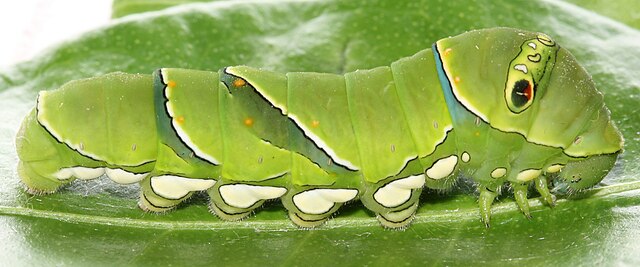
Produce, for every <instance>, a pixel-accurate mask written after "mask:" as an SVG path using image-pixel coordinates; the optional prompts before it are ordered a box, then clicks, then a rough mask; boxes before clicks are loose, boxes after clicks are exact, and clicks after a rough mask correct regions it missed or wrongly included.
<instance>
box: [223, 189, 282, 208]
mask: <svg viewBox="0 0 640 267" xmlns="http://www.w3.org/2000/svg"><path fill="white" fill-rule="evenodd" d="M219 191H220V197H222V200H224V202H225V203H227V204H228V205H229V206H234V207H237V208H243V209H246V208H248V207H251V206H253V204H255V203H256V202H258V201H260V200H264V199H272V198H279V197H281V196H282V195H284V193H286V192H287V189H286V188H283V187H275V186H259V185H248V184H227V185H223V186H220V188H219Z"/></svg>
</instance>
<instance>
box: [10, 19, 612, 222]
mask: <svg viewBox="0 0 640 267" xmlns="http://www.w3.org/2000/svg"><path fill="white" fill-rule="evenodd" d="M609 113H610V112H609V110H608V109H607V108H606V107H605V106H604V102H603V97H602V95H601V94H600V93H599V92H598V91H597V90H596V89H595V86H594V83H593V81H592V80H591V78H590V76H589V75H588V74H587V73H586V72H585V70H584V69H583V68H582V67H580V66H579V65H578V63H577V62H576V59H575V58H574V57H573V56H572V55H571V54H570V53H569V52H568V51H567V50H565V49H563V48H561V47H559V46H558V45H557V44H556V43H555V42H554V41H553V40H552V39H550V38H549V37H548V36H546V35H544V34H541V33H532V32H525V31H521V30H516V29H508V28H494V29H486V30H478V31H471V32H467V33H464V34H462V35H459V36H455V37H450V38H445V39H442V40H439V41H437V42H436V43H435V44H434V45H433V47H432V48H431V49H425V50H423V51H420V52H418V53H417V54H415V55H413V56H411V57H407V58H402V59H399V60H398V61H396V62H393V63H392V64H391V65H390V66H383V67H378V68H374V69H370V70H358V71H355V72H349V73H346V74H344V75H338V74H326V73H307V72H293V73H286V74H283V73H276V72H270V71H265V70H258V69H254V68H250V67H245V66H235V67H227V68H224V69H222V70H220V71H219V72H208V71H196V70H185V69H169V68H164V69H160V70H157V71H156V72H154V73H153V75H141V74H125V73H112V74H107V75H104V76H100V77H96V78H90V79H84V80H77V81H72V82H69V83H67V84H65V85H63V86H62V87H61V88H60V89H58V90H54V91H45V92H41V93H40V94H39V96H38V100H37V106H36V107H35V108H34V109H33V110H32V111H31V113H30V114H29V115H28V116H27V117H26V119H25V120H24V122H23V124H22V127H21V129H20V131H19V133H18V136H17V138H16V143H17V151H18V155H19V158H20V162H19V165H18V172H19V175H20V177H21V178H22V181H23V182H24V184H25V185H26V186H27V188H28V191H29V192H30V193H34V194H40V193H51V192H54V191H56V190H57V189H58V188H60V187H61V186H62V185H64V184H67V183H69V182H71V181H72V180H74V179H92V178H97V177H99V176H101V175H103V174H106V175H107V176H109V177H110V178H111V179H113V180H114V181H116V182H118V183H121V184H129V183H136V182H139V183H140V185H141V188H142V189H141V196H140V201H139V206H140V207H141V208H142V209H143V210H146V211H154V212H160V211H166V210H170V209H173V208H175V207H176V206H177V205H178V204H179V203H181V202H182V201H184V200H185V199H187V198H189V196H191V195H192V194H193V192H195V191H202V190H207V192H208V194H209V196H210V199H211V201H210V207H211V210H212V211H213V212H214V213H215V214H216V215H218V216H219V217H220V218H221V219H224V220H239V219H242V218H245V217H246V216H248V215H249V214H250V213H251V211H252V210H254V209H255V208H257V207H259V206H260V205H262V204H263V203H264V202H265V201H266V200H269V199H278V198H279V199H280V200H281V201H282V203H283V205H284V207H285V208H286V209H287V210H288V212H289V216H290V218H291V220H292V221H293V222H294V223H295V224H297V225H299V226H301V227H315V226H318V225H320V224H322V223H323V222H324V221H326V220H327V218H329V217H330V216H331V214H333V213H334V212H335V211H336V210H338V209H339V208H340V206H342V205H343V204H344V203H345V202H349V201H355V200H358V199H359V200H360V201H361V202H362V203H363V204H364V206H365V207H366V208H368V209H370V210H371V211H373V212H374V213H375V214H376V215H377V218H378V220H379V221H380V222H381V224H382V225H383V226H385V227H390V228H402V227H406V226H407V225H408V224H409V223H410V222H411V219H412V218H413V215H414V213H415V211H416V208H417V207H418V200H419V196H420V194H421V191H422V189H423V188H424V186H427V187H429V188H434V189H447V188H450V187H452V186H453V185H454V184H455V183H456V180H457V179H458V176H459V174H461V175H462V176H466V177H470V178H471V179H473V182H475V184H477V186H478V191H479V205H480V215H481V219H482V220H483V221H484V223H486V224H487V226H488V223H489V218H490V207H491V203H492V202H493V200H494V199H495V198H496V196H498V195H499V194H500V191H501V189H502V188H503V187H505V185H508V186H510V187H511V188H512V190H513V192H514V196H515V200H516V201H517V203H518V205H519V206H520V209H521V211H522V212H523V213H524V214H525V215H526V216H529V207H528V201H527V194H528V188H529V187H530V186H531V184H533V186H534V187H535V189H536V190H537V191H538V192H539V194H540V195H541V196H542V198H543V199H544V200H545V201H546V202H547V203H548V204H549V205H553V203H554V198H553V196H552V194H551V193H550V191H549V187H548V181H549V179H557V180H558V181H559V183H564V184H566V186H567V187H568V188H569V189H570V190H580V189H584V188H587V187H591V186H593V185H595V184H596V183H598V182H599V181H600V180H602V178H603V177H604V176H605V175H606V174H607V173H608V172H609V170H610V169H611V168H612V166H613V165H614V163H615V161H616V158H617V156H618V154H620V152H621V151H622V147H623V139H622V136H621V134H620V132H619V131H618V130H617V129H616V127H615V126H614V125H613V122H612V121H611V119H610V115H609Z"/></svg>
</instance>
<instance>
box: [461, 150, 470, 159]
mask: <svg viewBox="0 0 640 267" xmlns="http://www.w3.org/2000/svg"><path fill="white" fill-rule="evenodd" d="M460 159H462V162H469V160H471V155H469V153H467V152H466V151H465V152H464V153H462V156H461V157H460Z"/></svg>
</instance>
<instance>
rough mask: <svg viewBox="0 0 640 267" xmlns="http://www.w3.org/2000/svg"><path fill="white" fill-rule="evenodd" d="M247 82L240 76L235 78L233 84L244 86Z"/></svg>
mask: <svg viewBox="0 0 640 267" xmlns="http://www.w3.org/2000/svg"><path fill="white" fill-rule="evenodd" d="M246 84H247V82H245V81H244V80H243V79H240V78H238V79H235V80H233V86H235V87H242V86H245V85H246Z"/></svg>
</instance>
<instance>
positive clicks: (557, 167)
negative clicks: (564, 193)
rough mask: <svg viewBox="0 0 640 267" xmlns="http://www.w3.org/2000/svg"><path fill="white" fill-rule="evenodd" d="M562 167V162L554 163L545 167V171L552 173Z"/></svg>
mask: <svg viewBox="0 0 640 267" xmlns="http://www.w3.org/2000/svg"><path fill="white" fill-rule="evenodd" d="M563 167H564V165H562V164H554V165H551V166H549V167H548V168H547V172H548V173H554V172H559V171H560V170H562V168H563Z"/></svg>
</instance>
